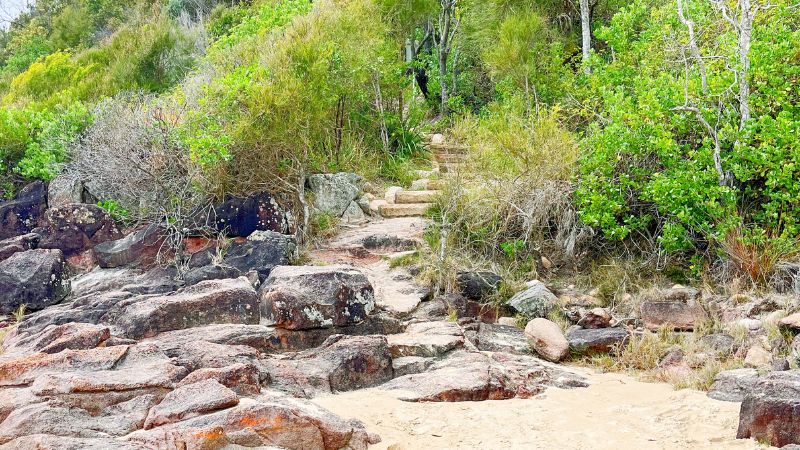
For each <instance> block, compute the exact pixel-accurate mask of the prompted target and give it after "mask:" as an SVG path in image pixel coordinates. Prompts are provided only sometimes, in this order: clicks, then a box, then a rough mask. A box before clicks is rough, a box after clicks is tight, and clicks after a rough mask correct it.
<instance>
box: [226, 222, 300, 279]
mask: <svg viewBox="0 0 800 450" xmlns="http://www.w3.org/2000/svg"><path fill="white" fill-rule="evenodd" d="M296 251H297V241H296V239H295V238H294V236H290V235H287V234H280V233H276V232H274V231H256V232H254V233H253V234H251V235H250V236H249V237H248V238H247V240H246V241H245V242H242V243H236V242H234V243H233V244H231V246H230V248H228V250H227V251H226V252H225V258H224V259H223V260H222V264H223V265H226V266H230V267H234V268H236V269H238V270H239V271H240V272H241V273H243V274H244V273H247V272H249V271H251V270H255V271H256V272H258V275H259V278H261V280H264V279H265V278H266V277H267V276H268V275H269V274H270V272H271V271H272V269H273V268H274V267H276V266H284V265H287V264H289V262H290V261H291V260H292V258H293V257H294V254H295V253H296Z"/></svg>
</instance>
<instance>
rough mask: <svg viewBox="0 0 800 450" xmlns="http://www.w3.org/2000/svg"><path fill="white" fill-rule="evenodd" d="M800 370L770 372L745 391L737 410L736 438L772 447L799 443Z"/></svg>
mask: <svg viewBox="0 0 800 450" xmlns="http://www.w3.org/2000/svg"><path fill="white" fill-rule="evenodd" d="M798 411H800V370H788V371H781V372H772V373H769V374H767V375H765V376H763V377H762V378H761V379H759V380H758V381H757V382H756V383H755V385H754V386H753V388H752V389H750V390H749V391H748V393H747V394H746V395H745V397H744V400H743V401H742V406H741V409H740V412H739V430H738V431H737V433H736V437H737V438H738V439H748V438H752V439H755V440H757V441H759V442H763V443H765V444H769V445H773V446H775V447H783V446H786V445H790V444H800V414H798Z"/></svg>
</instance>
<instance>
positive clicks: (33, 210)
mask: <svg viewBox="0 0 800 450" xmlns="http://www.w3.org/2000/svg"><path fill="white" fill-rule="evenodd" d="M46 209H47V187H46V186H45V184H44V183H42V182H41V181H35V182H33V183H31V184H29V185H27V186H25V187H24V188H22V190H21V191H19V194H17V196H16V197H15V198H14V200H8V201H5V202H1V203H0V239H8V238H10V237H14V236H19V235H21V234H26V233H30V232H31V230H33V229H34V228H36V227H37V226H38V224H39V220H40V219H41V218H42V216H44V212H45V210H46Z"/></svg>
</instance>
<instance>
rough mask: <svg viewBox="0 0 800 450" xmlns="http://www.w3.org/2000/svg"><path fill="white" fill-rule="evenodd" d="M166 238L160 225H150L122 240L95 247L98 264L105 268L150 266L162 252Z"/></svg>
mask: <svg viewBox="0 0 800 450" xmlns="http://www.w3.org/2000/svg"><path fill="white" fill-rule="evenodd" d="M163 242H164V238H163V235H162V230H161V228H160V227H159V226H158V225H148V226H146V227H144V228H142V229H140V230H137V231H134V232H133V233H131V234H129V235H127V236H125V237H124V238H122V239H116V240H112V241H106V242H103V243H100V244H98V245H96V246H95V247H94V254H95V257H96V258H97V263H98V264H99V265H100V267H103V268H113V267H121V266H149V265H151V264H153V263H154V262H155V259H156V256H157V255H158V252H159V251H161V250H162V244H163Z"/></svg>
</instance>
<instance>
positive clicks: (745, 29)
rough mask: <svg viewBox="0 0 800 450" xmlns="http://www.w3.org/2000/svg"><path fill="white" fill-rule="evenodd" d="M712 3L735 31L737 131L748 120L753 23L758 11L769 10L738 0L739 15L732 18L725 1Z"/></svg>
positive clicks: (745, 0)
mask: <svg viewBox="0 0 800 450" xmlns="http://www.w3.org/2000/svg"><path fill="white" fill-rule="evenodd" d="M712 3H713V4H714V5H715V6H716V7H717V9H719V11H720V13H721V14H722V17H723V18H724V19H725V20H726V21H727V22H728V23H729V24H730V25H731V26H732V27H733V29H734V30H736V36H737V42H736V43H737V50H738V51H739V64H738V65H737V67H736V69H735V70H734V72H735V73H736V78H737V81H738V84H739V86H738V88H739V92H738V94H737V97H738V98H737V99H738V100H739V129H740V130H741V129H744V126H745V125H746V124H747V121H748V120H750V82H749V80H748V79H747V75H748V73H749V72H750V41H751V40H752V36H753V22H754V21H755V18H756V14H758V10H759V9H762V8H769V6H768V5H767V6H765V5H762V4H760V3H757V2H756V3H753V2H751V0H738V3H737V6H738V9H739V14H738V16H734V15H733V14H731V11H730V10H729V9H728V5H727V4H726V3H725V0H712Z"/></svg>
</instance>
